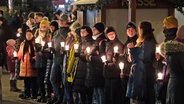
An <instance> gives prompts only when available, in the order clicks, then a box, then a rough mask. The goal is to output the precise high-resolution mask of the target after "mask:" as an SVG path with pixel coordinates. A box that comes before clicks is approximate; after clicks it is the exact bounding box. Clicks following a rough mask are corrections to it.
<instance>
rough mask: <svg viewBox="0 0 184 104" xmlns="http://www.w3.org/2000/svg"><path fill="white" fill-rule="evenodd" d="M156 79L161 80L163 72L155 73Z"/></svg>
mask: <svg viewBox="0 0 184 104" xmlns="http://www.w3.org/2000/svg"><path fill="white" fill-rule="evenodd" d="M157 79H158V80H162V79H163V74H162V73H161V72H159V73H158V74H157Z"/></svg>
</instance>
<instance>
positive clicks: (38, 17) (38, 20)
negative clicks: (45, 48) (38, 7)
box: [35, 15, 43, 23]
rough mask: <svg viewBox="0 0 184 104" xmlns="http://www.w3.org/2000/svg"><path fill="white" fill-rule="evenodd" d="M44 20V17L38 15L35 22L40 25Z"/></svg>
mask: <svg viewBox="0 0 184 104" xmlns="http://www.w3.org/2000/svg"><path fill="white" fill-rule="evenodd" d="M42 18H43V17H41V16H38V15H36V16H35V22H36V23H40V22H41V21H42Z"/></svg>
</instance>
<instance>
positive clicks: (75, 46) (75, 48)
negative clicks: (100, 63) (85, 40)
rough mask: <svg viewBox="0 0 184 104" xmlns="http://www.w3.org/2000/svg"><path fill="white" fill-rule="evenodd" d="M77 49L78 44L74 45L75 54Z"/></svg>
mask: <svg viewBox="0 0 184 104" xmlns="http://www.w3.org/2000/svg"><path fill="white" fill-rule="evenodd" d="M78 49H79V44H77V43H76V44H74V50H75V52H78Z"/></svg>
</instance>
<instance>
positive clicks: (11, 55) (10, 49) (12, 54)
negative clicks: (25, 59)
mask: <svg viewBox="0 0 184 104" xmlns="http://www.w3.org/2000/svg"><path fill="white" fill-rule="evenodd" d="M6 43H7V47H6V52H7V66H8V70H9V72H10V91H14V92H19V91H21V90H20V89H18V88H17V83H16V75H15V61H16V60H15V58H17V52H16V51H15V50H14V45H15V43H16V41H15V40H14V39H8V40H7V42H6Z"/></svg>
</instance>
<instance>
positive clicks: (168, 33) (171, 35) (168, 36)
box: [163, 28, 178, 41]
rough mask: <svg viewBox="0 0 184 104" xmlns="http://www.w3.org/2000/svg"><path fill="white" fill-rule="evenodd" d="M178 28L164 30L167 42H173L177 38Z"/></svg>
mask: <svg viewBox="0 0 184 104" xmlns="http://www.w3.org/2000/svg"><path fill="white" fill-rule="evenodd" d="M177 30H178V29H177V28H171V29H166V28H165V29H164V31H163V33H164V35H165V38H166V39H165V41H168V40H173V39H174V38H175V37H176V32H177Z"/></svg>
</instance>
